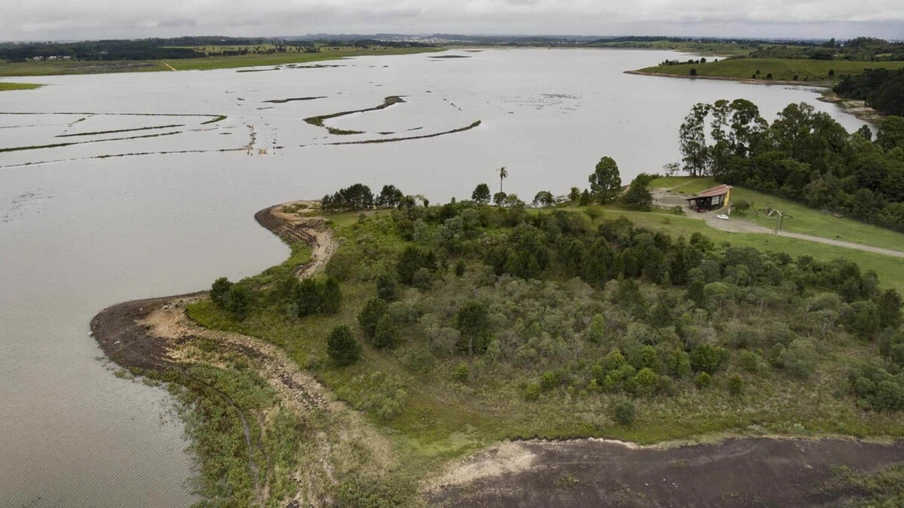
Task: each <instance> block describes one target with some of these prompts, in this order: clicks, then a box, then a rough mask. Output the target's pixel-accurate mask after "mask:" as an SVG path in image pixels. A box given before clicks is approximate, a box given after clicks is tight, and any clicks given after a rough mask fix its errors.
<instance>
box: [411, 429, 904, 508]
mask: <svg viewBox="0 0 904 508" xmlns="http://www.w3.org/2000/svg"><path fill="white" fill-rule="evenodd" d="M901 460H904V443H897V444H892V445H885V444H878V443H865V442H862V441H854V440H819V441H808V440H797V439H794V440H792V439H766V438H744V439H729V440H726V441H723V442H720V443H714V444H699V445H690V446H679V447H667V446H665V447H664V446H654V447H638V446H633V445H626V444H624V443H618V442H613V441H605V440H589V439H588V440H572V441H563V442H545V441H530V442H523V443H506V444H504V445H500V446H498V447H494V448H491V449H489V450H487V451H484V452H481V453H480V454H478V455H477V456H475V458H473V459H469V460H466V461H464V462H462V463H461V464H460V465H458V466H457V467H456V468H454V469H453V470H451V471H449V472H447V473H446V475H444V476H443V477H442V478H441V479H440V481H439V482H438V483H437V484H436V485H435V486H434V487H433V488H432V489H431V490H430V491H429V499H428V504H430V505H431V506H493V507H497V506H518V507H520V506H524V507H542V506H550V507H552V506H587V507H591V506H593V507H596V506H636V507H666V506H675V507H677V506H695V507H709V506H712V507H717V506H718V507H724V506H732V507H734V506H741V507H746V506H751V507H753V506H835V505H837V504H838V503H839V502H843V501H845V500H847V499H850V498H852V497H853V496H855V495H856V494H857V493H856V492H837V491H835V492H829V491H827V490H825V489H822V488H821V486H822V485H823V484H824V483H825V482H826V481H828V480H829V479H830V478H831V476H832V469H833V467H835V466H840V465H845V466H848V467H851V468H853V469H858V470H863V471H876V470H878V469H881V468H883V467H886V466H889V465H891V464H893V463H895V462H899V461H901ZM443 482H448V483H443Z"/></svg>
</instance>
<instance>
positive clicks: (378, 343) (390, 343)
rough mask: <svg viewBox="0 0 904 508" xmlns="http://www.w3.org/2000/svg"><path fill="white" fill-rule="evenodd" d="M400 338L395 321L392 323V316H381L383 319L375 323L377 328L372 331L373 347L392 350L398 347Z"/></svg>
mask: <svg viewBox="0 0 904 508" xmlns="http://www.w3.org/2000/svg"><path fill="white" fill-rule="evenodd" d="M401 336H402V335H401V333H400V332H399V328H398V327H397V326H396V324H395V321H393V319H392V316H390V315H389V314H383V317H381V318H380V320H379V321H378V322H377V327H376V329H375V330H374V337H373V342H374V347H377V348H380V349H392V348H394V347H396V345H398V343H399V339H400V338H401Z"/></svg>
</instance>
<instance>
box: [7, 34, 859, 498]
mask: <svg viewBox="0 0 904 508" xmlns="http://www.w3.org/2000/svg"><path fill="white" fill-rule="evenodd" d="M450 55H452V56H455V55H457V56H463V57H467V58H436V55H426V54H423V55H409V56H395V57H371V58H355V59H349V60H343V61H339V62H336V63H335V65H332V64H331V65H329V66H285V67H280V68H279V70H272V71H268V72H238V71H235V70H220V71H208V72H200V71H190V72H173V73H169V72H167V73H162V72H161V73H145V74H121V75H90V76H65V77H48V78H35V79H34V80H33V81H35V82H39V83H43V84H46V85H47V86H45V87H44V88H41V89H39V90H30V91H14V92H3V93H0V253H2V261H3V262H2V263H0V325H2V326H0V372H2V373H3V377H2V379H0V450H3V453H2V454H0V506H180V505H186V504H188V503H190V502H191V500H192V498H191V496H190V485H187V484H186V479H187V478H189V477H190V475H191V458H190V455H189V454H188V453H186V452H185V447H186V445H187V443H186V442H185V441H184V439H183V437H182V425H181V423H180V422H179V421H178V419H176V418H175V417H173V416H172V415H171V414H170V413H171V407H170V404H171V403H170V402H169V399H168V397H167V396H166V392H165V391H163V390H161V389H159V388H152V387H147V386H144V385H142V384H141V383H137V382H133V381H129V380H125V379H121V378H119V377H117V376H115V375H114V373H113V369H112V368H110V367H109V366H108V365H107V364H106V363H105V362H104V361H103V360H101V359H100V358H99V357H100V356H101V352H100V350H99V349H98V348H97V346H96V345H95V343H94V341H93V340H92V339H91V338H90V337H89V335H88V333H89V332H88V322H89V320H90V319H91V317H92V316H93V315H94V314H96V313H97V312H98V311H99V310H101V309H102V308H104V307H106V306H108V305H112V304H114V303H117V302H120V301H124V300H129V299H134V298H144V297H148V296H152V295H166V294H176V293H183V292H189V291H194V290H198V289H201V288H204V287H207V286H209V284H210V282H211V281H212V280H213V279H215V278H216V277H218V276H228V277H230V278H232V279H234V278H239V277H242V276H247V275H251V274H254V273H256V272H258V271H260V270H262V269H264V268H266V267H268V266H270V265H272V264H275V263H277V262H279V261H281V260H282V259H283V258H284V257H285V255H286V252H287V250H286V248H285V247H284V246H283V245H282V244H281V243H280V242H279V240H278V239H277V238H275V237H274V236H272V235H271V234H270V233H269V232H267V231H266V230H264V229H262V228H260V227H259V226H258V225H257V224H256V223H255V222H254V219H253V214H254V212H255V211H257V210H260V209H262V208H264V207H266V206H268V205H271V204H274V203H279V202H284V201H289V200H293V199H299V198H318V197H320V196H322V195H323V194H325V193H327V192H332V191H334V190H336V189H337V188H338V187H340V186H346V185H349V184H352V183H355V182H362V183H365V184H368V185H370V186H372V187H377V188H379V186H381V185H383V184H386V183H392V184H394V185H396V186H398V187H399V188H401V189H402V190H403V191H404V192H406V193H410V194H423V195H425V196H427V197H429V198H430V199H431V200H434V201H437V200H445V199H448V198H450V197H452V196H455V197H458V198H468V197H470V194H471V191H472V190H473V188H474V186H475V185H476V184H478V183H480V182H486V183H488V184H490V185H491V188H493V189H495V188H496V185H498V181H497V178H496V176H495V174H494V169H496V168H498V167H499V166H506V167H508V169H509V178H508V179H507V180H506V181H505V190H506V191H507V192H515V193H518V194H519V195H521V196H522V198H531V197H532V196H533V195H534V193H536V192H537V191H538V190H543V189H548V190H550V191H552V192H553V193H554V194H563V193H566V192H567V191H568V189H569V188H570V187H571V186H580V187H583V186H585V185H586V182H587V175H588V174H589V173H590V172H591V171H592V169H593V166H594V165H595V164H596V162H597V161H598V160H599V158H600V157H601V156H603V155H609V156H612V157H613V158H615V159H616V160H617V161H618V163H619V166H620V168H621V172H622V179H623V180H624V181H628V180H630V179H631V178H632V177H633V176H634V175H636V174H638V173H640V172H656V171H659V170H660V168H661V167H662V166H663V165H664V164H666V163H669V162H673V161H675V160H676V159H677V158H678V140H677V133H678V126H679V125H680V123H681V122H682V120H683V118H684V116H685V114H686V113H687V111H688V110H689V108H690V107H691V105H692V104H694V103H696V102H701V101H703V102H712V101H715V100H717V99H721V98H726V99H734V98H741V97H743V98H746V99H749V100H752V101H753V102H755V103H757V104H758V105H759V106H760V108H761V110H762V112H763V115H764V116H765V117H767V118H772V117H773V116H774V114H775V113H776V112H777V111H779V110H780V109H782V108H783V107H784V106H786V105H787V104H788V103H790V102H799V101H807V102H810V103H811V104H813V105H814V106H815V107H816V108H817V109H818V110H821V111H826V112H828V113H830V114H831V115H832V116H833V117H835V118H836V119H838V120H839V121H840V122H841V123H842V124H843V125H844V126H845V127H846V128H848V129H849V130H854V129H856V128H858V127H859V126H861V125H862V122H861V121H859V120H857V119H855V118H854V117H852V116H849V115H846V114H844V113H842V112H841V111H840V110H839V109H838V108H837V107H836V106H834V105H831V104H824V103H820V102H817V101H816V97H817V95H816V94H814V93H813V92H812V91H810V90H808V89H805V88H787V87H783V86H755V85H743V84H737V83H731V82H724V81H703V80H700V81H695V80H679V79H667V78H653V77H646V76H635V75H626V74H623V71H625V70H629V69H637V68H641V67H646V66H649V65H654V64H656V63H657V62H660V61H662V60H664V59H666V58H675V54H672V53H663V52H644V51H605V50H599V51H595V50H537V49H535V50H487V51H482V52H476V53H474V52H464V51H454V52H450V53H448V54H445V56H450ZM393 97H396V98H398V99H400V100H390V98H393ZM340 113H347V114H340ZM374 141H379V143H373V142H374Z"/></svg>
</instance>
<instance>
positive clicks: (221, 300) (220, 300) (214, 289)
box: [210, 277, 232, 307]
mask: <svg viewBox="0 0 904 508" xmlns="http://www.w3.org/2000/svg"><path fill="white" fill-rule="evenodd" d="M230 289H232V283H231V282H229V279H227V278H226V277H220V278H219V279H217V280H215V281H214V282H213V285H212V286H211V287H210V299H211V300H212V301H213V303H215V304H216V305H217V306H218V307H225V306H226V299H227V297H228V296H229V290H230Z"/></svg>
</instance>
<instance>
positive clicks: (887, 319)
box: [211, 289, 902, 328]
mask: <svg viewBox="0 0 904 508" xmlns="http://www.w3.org/2000/svg"><path fill="white" fill-rule="evenodd" d="M211 293H212V292H211ZM901 305H902V299H901V294H900V293H898V292H897V291H895V290H894V289H886V290H885V291H884V292H883V293H882V294H881V295H879V298H878V302H877V306H878V308H879V309H878V310H879V323H880V326H881V327H882V328H888V327H891V328H897V327H899V326H901Z"/></svg>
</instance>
